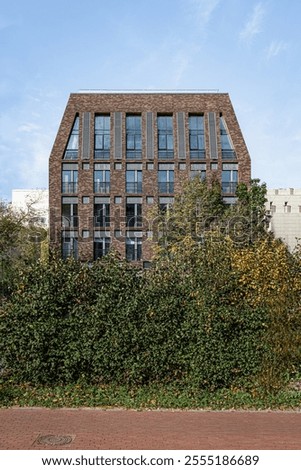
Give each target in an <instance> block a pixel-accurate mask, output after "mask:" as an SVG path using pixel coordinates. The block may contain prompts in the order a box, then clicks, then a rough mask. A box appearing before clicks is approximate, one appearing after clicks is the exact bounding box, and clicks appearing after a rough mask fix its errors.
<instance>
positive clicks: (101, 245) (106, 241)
mask: <svg viewBox="0 0 301 470" xmlns="http://www.w3.org/2000/svg"><path fill="white" fill-rule="evenodd" d="M110 246H111V239H110V238H109V237H100V238H95V240H94V261H95V260H97V259H98V258H102V257H103V256H105V255H107V254H108V252H109V250H110Z"/></svg>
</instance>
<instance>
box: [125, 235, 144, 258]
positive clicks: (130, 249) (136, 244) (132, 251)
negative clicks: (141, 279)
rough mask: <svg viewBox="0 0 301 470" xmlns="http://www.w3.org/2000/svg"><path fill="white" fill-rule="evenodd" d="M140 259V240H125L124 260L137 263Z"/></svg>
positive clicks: (134, 238) (130, 238)
mask: <svg viewBox="0 0 301 470" xmlns="http://www.w3.org/2000/svg"><path fill="white" fill-rule="evenodd" d="M141 258H142V240H141V238H136V237H133V238H132V237H129V238H127V239H126V259H127V260H128V261H139V260H140V259H141Z"/></svg>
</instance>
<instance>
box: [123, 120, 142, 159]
mask: <svg viewBox="0 0 301 470" xmlns="http://www.w3.org/2000/svg"><path fill="white" fill-rule="evenodd" d="M141 155H142V144H141V116H126V158H128V159H137V158H138V159H141Z"/></svg>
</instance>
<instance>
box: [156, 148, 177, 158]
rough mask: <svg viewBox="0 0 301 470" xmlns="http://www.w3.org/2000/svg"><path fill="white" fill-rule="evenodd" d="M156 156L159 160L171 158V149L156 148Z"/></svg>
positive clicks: (172, 156)
mask: <svg viewBox="0 0 301 470" xmlns="http://www.w3.org/2000/svg"><path fill="white" fill-rule="evenodd" d="M158 158H159V159H160V160H172V159H173V158H174V151H173V150H158Z"/></svg>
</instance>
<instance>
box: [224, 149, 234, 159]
mask: <svg viewBox="0 0 301 470" xmlns="http://www.w3.org/2000/svg"><path fill="white" fill-rule="evenodd" d="M222 159H223V160H236V153H235V151H234V150H232V149H227V150H225V149H222Z"/></svg>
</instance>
